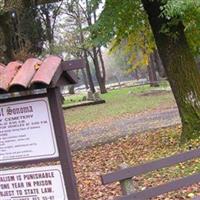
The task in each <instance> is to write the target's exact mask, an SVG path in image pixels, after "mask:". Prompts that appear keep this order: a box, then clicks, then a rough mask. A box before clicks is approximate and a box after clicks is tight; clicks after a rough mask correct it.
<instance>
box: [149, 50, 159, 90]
mask: <svg viewBox="0 0 200 200" xmlns="http://www.w3.org/2000/svg"><path fill="white" fill-rule="evenodd" d="M155 65H156V63H155V57H154V52H153V53H151V55H150V56H149V65H148V67H147V69H148V73H149V82H150V86H151V87H158V86H159V84H158V77H157V75H156V69H155V68H156V66H155Z"/></svg>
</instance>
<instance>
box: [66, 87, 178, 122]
mask: <svg viewBox="0 0 200 200" xmlns="http://www.w3.org/2000/svg"><path fill="white" fill-rule="evenodd" d="M163 86H164V87H166V84H165V85H163ZM163 86H162V88H163ZM157 89H159V88H157ZM151 90H152V88H151V87H150V86H149V85H145V86H137V87H131V88H122V89H117V90H112V91H109V92H108V93H106V94H103V95H101V98H102V99H104V100H106V103H105V104H100V105H94V106H86V107H81V108H73V109H69V110H66V111H65V112H64V113H65V119H66V123H67V125H77V124H80V123H90V122H95V121H101V120H106V119H109V118H117V117H120V116H122V115H127V114H136V113H139V112H144V111H148V110H152V109H156V108H159V107H162V108H167V107H170V106H172V105H175V101H174V98H173V95H172V93H171V92H162V93H156V94H152V95H151V93H150V94H148V95H144V94H145V93H146V94H147V93H148V92H150V91H151ZM72 98H73V99H74V101H76V100H78V99H80V98H82V97H81V96H80V95H77V96H73V97H72ZM65 103H69V100H67V101H66V102H65Z"/></svg>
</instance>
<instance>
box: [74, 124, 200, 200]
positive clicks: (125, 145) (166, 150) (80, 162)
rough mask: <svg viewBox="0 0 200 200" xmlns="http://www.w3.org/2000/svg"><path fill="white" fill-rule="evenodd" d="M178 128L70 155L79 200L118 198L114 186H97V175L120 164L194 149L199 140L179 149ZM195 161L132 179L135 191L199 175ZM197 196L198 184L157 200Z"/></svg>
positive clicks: (117, 189) (142, 161) (98, 183)
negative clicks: (193, 174)
mask: <svg viewBox="0 0 200 200" xmlns="http://www.w3.org/2000/svg"><path fill="white" fill-rule="evenodd" d="M180 129H181V127H180V126H176V127H172V128H166V129H160V130H157V131H153V132H147V133H143V134H140V135H137V136H134V137H133V136H129V137H125V138H121V139H119V140H117V141H115V142H112V143H110V144H105V145H100V146H96V147H93V148H90V149H86V150H82V151H77V152H74V153H73V162H74V167H75V173H76V177H77V181H78V187H79V191H80V196H81V199H82V200H112V199H114V197H116V196H117V195H120V187H119V184H118V183H113V184H110V185H108V186H103V185H102V184H101V180H100V175H102V174H105V173H108V172H111V171H114V170H117V168H118V166H119V165H120V164H121V163H124V162H125V163H127V164H128V165H130V166H135V165H138V164H141V163H145V162H147V161H150V160H154V159H158V158H163V157H166V156H170V155H173V154H175V153H178V152H182V151H186V150H188V149H190V148H191V147H192V148H196V147H197V146H198V144H199V141H195V140H194V141H192V142H190V143H188V144H185V145H184V146H180V144H179V137H180ZM199 170H200V162H199V160H192V161H188V162H186V163H181V164H178V165H176V166H172V167H169V168H165V169H162V170H157V171H155V172H152V173H148V174H145V175H143V176H139V177H135V178H134V182H135V185H136V188H137V189H138V190H142V189H144V188H146V187H152V186H156V185H159V184H162V183H165V182H167V181H169V180H174V179H177V178H180V177H183V176H186V175H189V174H192V173H195V172H199ZM199 194H200V185H198V184H196V185H193V186H191V187H188V188H183V189H181V190H179V191H176V192H171V193H168V194H165V195H162V196H160V197H158V198H155V199H159V200H161V199H162V200H164V199H165V200H169V199H171V200H175V199H177V200H182V199H191V198H192V197H194V196H195V195H199Z"/></svg>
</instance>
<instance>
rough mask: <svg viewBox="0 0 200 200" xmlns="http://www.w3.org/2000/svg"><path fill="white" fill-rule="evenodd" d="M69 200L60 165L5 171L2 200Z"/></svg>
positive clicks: (0, 179)
mask: <svg viewBox="0 0 200 200" xmlns="http://www.w3.org/2000/svg"><path fill="white" fill-rule="evenodd" d="M12 199H15V200H67V195H66V190H65V185H64V181H63V175H62V170H61V167H60V166H59V165H57V166H51V167H46V166H45V167H37V168H27V169H18V170H9V171H3V172H1V174H0V200H12Z"/></svg>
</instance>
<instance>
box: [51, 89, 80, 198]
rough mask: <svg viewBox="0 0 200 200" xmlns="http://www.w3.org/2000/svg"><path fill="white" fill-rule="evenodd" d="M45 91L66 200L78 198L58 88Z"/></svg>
mask: <svg viewBox="0 0 200 200" xmlns="http://www.w3.org/2000/svg"><path fill="white" fill-rule="evenodd" d="M47 91H48V93H47V94H48V97H49V104H50V108H51V113H52V119H53V124H54V128H55V133H56V140H57V145H58V151H59V159H60V162H61V167H62V172H63V176H64V181H65V186H66V190H67V195H68V200H79V194H78V189H77V185H76V178H75V175H74V170H73V164H72V157H71V150H70V145H69V142H68V138H67V133H66V128H65V121H64V116H63V111H62V104H61V95H60V89H59V88H49V89H48V90H47Z"/></svg>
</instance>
